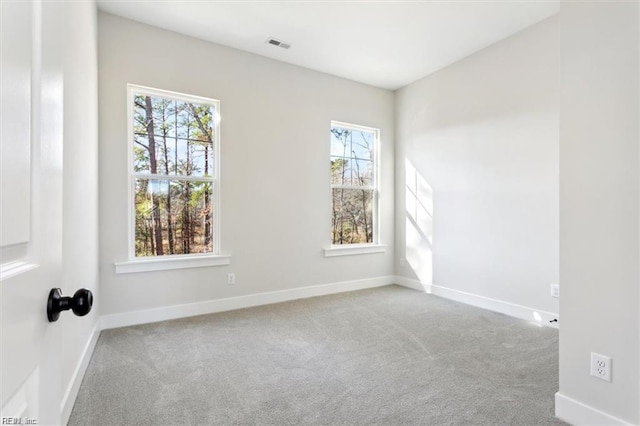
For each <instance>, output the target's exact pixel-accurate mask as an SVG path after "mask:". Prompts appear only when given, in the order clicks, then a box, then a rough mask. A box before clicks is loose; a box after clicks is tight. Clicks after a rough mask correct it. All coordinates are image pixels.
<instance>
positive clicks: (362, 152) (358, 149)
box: [350, 130, 374, 160]
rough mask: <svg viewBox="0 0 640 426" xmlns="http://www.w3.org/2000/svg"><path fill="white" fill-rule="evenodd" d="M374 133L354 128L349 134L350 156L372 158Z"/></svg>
mask: <svg viewBox="0 0 640 426" xmlns="http://www.w3.org/2000/svg"><path fill="white" fill-rule="evenodd" d="M373 141H374V134H373V133H371V132H365V131H356V130H354V131H353V132H352V134H351V154H350V155H351V156H352V157H354V158H360V159H363V160H373Z"/></svg>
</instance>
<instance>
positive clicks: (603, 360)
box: [591, 352, 611, 382]
mask: <svg viewBox="0 0 640 426" xmlns="http://www.w3.org/2000/svg"><path fill="white" fill-rule="evenodd" d="M591 375H592V376H593V377H597V378H598V379H601V380H604V381H606V382H610V381H611V358H610V357H608V356H605V355H600V354H597V353H595V352H591Z"/></svg>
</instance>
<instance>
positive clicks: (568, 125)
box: [556, 2, 640, 424]
mask: <svg viewBox="0 0 640 426" xmlns="http://www.w3.org/2000/svg"><path fill="white" fill-rule="evenodd" d="M638 21H639V12H638V3H637V2H627V3H622V2H599V3H582V2H567V3H566V4H563V5H562V10H561V37H560V40H561V76H562V77H561V87H562V91H561V109H560V117H561V119H560V271H561V272H560V279H561V282H562V292H563V293H562V299H561V303H560V310H561V312H562V326H561V328H560V391H559V397H558V399H557V405H556V413H557V414H558V415H560V417H562V418H564V419H566V420H568V421H570V422H572V423H576V424H578V423H581V424H585V423H589V424H596V423H600V424H605V423H606V424H611V423H614V421H615V419H612V417H609V416H613V417H614V418H617V419H618V420H624V421H627V422H631V423H634V424H637V423H639V422H640V413H639V411H640V406H639V405H640V393H639V375H640V371H639V368H640V347H639V346H640V345H639V335H640V330H639V325H640V324H639V321H638V312H639V311H640V305H639V278H640V274H639V272H638V270H639V255H640V251H639V226H638V220H639V217H640V198H639V192H638V191H639V190H640V184H639V179H640V171H639V160H638V155H639V154H640V151H639V149H638V144H639V143H640V140H639V128H638V126H639V115H638V113H639V110H638V98H639V92H638V91H639V83H638V79H639V76H640V69H639V67H638V56H639V41H638V37H639V35H640V34H639V26H638ZM590 352H597V353H600V354H603V355H607V356H610V357H612V359H613V362H612V367H613V382H612V383H607V382H604V381H600V380H598V379H595V378H593V377H590V375H589V363H590V359H589V357H590ZM596 410H599V411H600V412H601V413H599V412H598V411H596Z"/></svg>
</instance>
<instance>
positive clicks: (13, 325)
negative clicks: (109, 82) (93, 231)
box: [0, 0, 64, 425]
mask: <svg viewBox="0 0 640 426" xmlns="http://www.w3.org/2000/svg"><path fill="white" fill-rule="evenodd" d="M0 5H1V21H2V26H1V32H2V43H1V46H2V47H1V50H2V65H1V68H2V77H1V78H2V86H1V87H2V102H1V103H2V116H1V119H2V123H1V127H2V140H1V143H0V145H1V146H0V148H1V152H0V157H1V158H0V166H1V169H0V173H1V178H2V181H1V186H2V188H1V193H0V195H1V200H0V205H1V207H0V210H1V217H0V222H1V229H0V250H1V252H0V253H1V256H2V257H1V259H0V263H1V268H0V290H1V291H0V308H1V310H2V311H1V323H0V325H1V327H0V333H1V334H0V341H1V345H2V346H1V358H0V359H1V364H2V365H1V371H0V374H1V377H0V382H1V383H2V385H1V386H2V387H1V392H2V393H1V395H0V400H1V401H0V407H1V410H2V413H1V416H2V417H3V418H10V420H9V422H11V418H13V419H21V420H22V424H29V423H31V424H33V423H34V422H37V424H40V425H42V424H59V423H60V403H61V393H62V392H61V384H60V377H59V373H58V371H59V365H60V364H59V359H60V347H59V343H58V342H59V340H60V339H59V338H58V337H59V336H60V333H61V332H62V330H61V329H60V327H59V323H49V322H48V320H47V315H46V301H47V297H48V294H49V291H50V289H51V288H53V287H60V286H61V283H60V277H61V251H62V140H63V69H62V59H63V52H64V51H63V45H62V42H63V31H62V23H63V10H62V7H63V6H61V4H60V3H58V2H42V3H41V2H39V1H31V0H23V1H4V0H3V1H1V2H0ZM14 422H15V421H14ZM4 423H5V424H6V423H7V421H6V420H5V421H4Z"/></svg>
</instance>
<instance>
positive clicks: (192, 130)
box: [132, 95, 215, 177]
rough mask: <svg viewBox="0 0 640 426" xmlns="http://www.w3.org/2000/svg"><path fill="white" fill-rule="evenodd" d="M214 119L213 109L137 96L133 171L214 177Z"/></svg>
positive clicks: (164, 99)
mask: <svg viewBox="0 0 640 426" xmlns="http://www.w3.org/2000/svg"><path fill="white" fill-rule="evenodd" d="M214 117H215V107H213V106H212V105H208V104H199V103H193V102H184V101H176V100H173V99H168V98H163V97H161V96H147V95H135V97H134V105H133V123H132V124H133V133H134V135H133V136H134V148H133V149H134V167H133V171H134V172H136V173H152V174H163V175H176V176H180V175H185V176H207V177H210V176H213V175H214V172H215V170H214V167H213V165H214V162H213V160H214V158H213V154H214V149H213V147H214V145H213V136H214V135H213V131H214V130H213V129H214V127H215V126H214V124H215V123H214Z"/></svg>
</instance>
